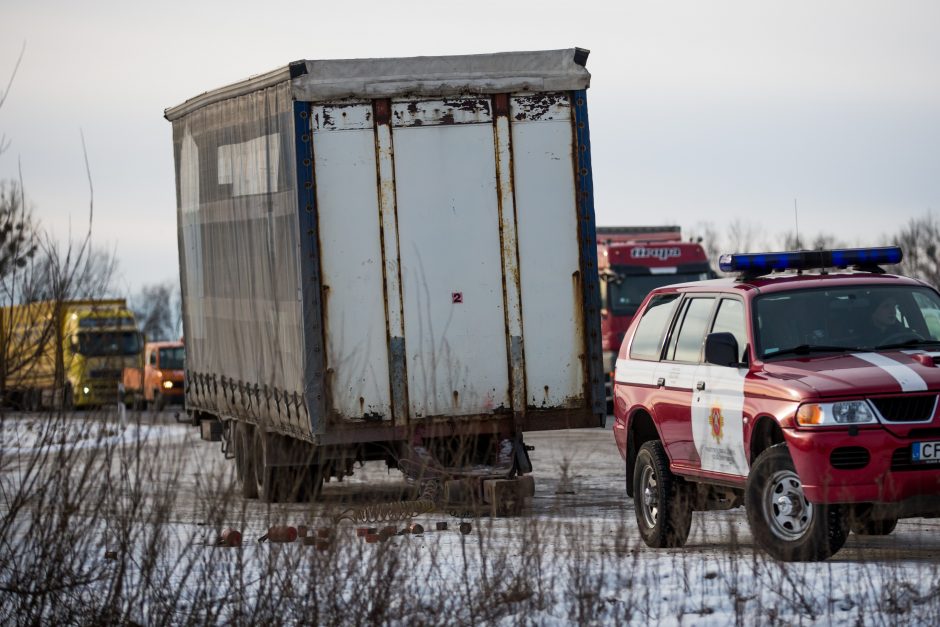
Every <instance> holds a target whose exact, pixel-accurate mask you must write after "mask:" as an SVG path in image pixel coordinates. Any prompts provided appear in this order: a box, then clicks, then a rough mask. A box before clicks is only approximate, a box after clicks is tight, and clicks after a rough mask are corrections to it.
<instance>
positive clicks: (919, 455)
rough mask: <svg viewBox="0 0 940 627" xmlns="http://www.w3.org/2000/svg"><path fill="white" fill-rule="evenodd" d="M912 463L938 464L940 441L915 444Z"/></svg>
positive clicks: (912, 450)
mask: <svg viewBox="0 0 940 627" xmlns="http://www.w3.org/2000/svg"><path fill="white" fill-rule="evenodd" d="M911 461H912V462H937V461H940V441H936V442H914V444H912V445H911Z"/></svg>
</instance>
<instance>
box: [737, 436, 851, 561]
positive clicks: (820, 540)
mask: <svg viewBox="0 0 940 627" xmlns="http://www.w3.org/2000/svg"><path fill="white" fill-rule="evenodd" d="M744 505H745V509H746V510H747V520H748V523H749V524H750V527H751V533H752V534H753V535H754V541H755V542H756V543H757V546H759V547H760V548H761V549H762V550H764V551H765V552H767V553H768V554H770V555H771V556H772V557H774V558H776V559H778V560H781V561H784V562H813V561H819V560H824V559H826V558H827V557H829V556H831V555H833V554H835V553H836V551H838V550H839V549H841V548H842V545H843V544H845V540H846V537H847V536H848V531H849V530H848V523H847V520H846V515H845V511H844V509H843V507H841V506H839V505H818V504H814V503H810V502H809V501H808V500H807V499H806V496H805V495H804V494H803V484H802V483H801V482H800V477H799V475H797V474H796V468H795V467H794V465H793V460H792V459H791V458H790V453H789V451H788V450H787V446H786V444H777V445H775V446H771V447H770V448H768V449H767V450H765V451H764V452H763V453H761V454H760V455H759V456H758V457H757V460H756V461H755V462H754V465H753V466H752V467H751V472H750V474H749V475H748V478H747V487H746V489H745V493H744Z"/></svg>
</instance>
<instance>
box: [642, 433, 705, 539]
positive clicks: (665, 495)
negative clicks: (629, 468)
mask: <svg viewBox="0 0 940 627" xmlns="http://www.w3.org/2000/svg"><path fill="white" fill-rule="evenodd" d="M633 504H634V508H635V509H636V522H637V526H638V527H639V529H640V535H641V536H642V537H643V541H644V542H646V545H647V546H651V547H653V548H660V549H661V548H666V547H680V546H683V545H684V544H685V541H686V540H687V539H688V538H689V529H690V528H691V527H692V502H691V500H690V499H689V495H688V489H686V487H685V485H683V484H682V480H681V479H678V478H677V477H676V476H675V475H673V474H672V471H671V470H669V458H668V457H666V451H664V450H663V446H662V444H660V443H659V442H658V441H655V440H654V441H652V442H647V443H645V444H644V445H643V446H641V447H640V451H639V453H637V456H636V466H635V467H634V470H633Z"/></svg>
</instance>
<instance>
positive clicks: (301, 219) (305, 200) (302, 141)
mask: <svg viewBox="0 0 940 627" xmlns="http://www.w3.org/2000/svg"><path fill="white" fill-rule="evenodd" d="M311 109H312V107H311V105H310V103H309V102H294V149H295V153H296V159H297V161H296V164H295V165H296V168H297V219H298V223H299V226H300V277H301V280H302V281H303V283H302V285H301V288H300V292H301V295H302V298H303V300H302V301H301V311H302V314H303V325H304V395H305V397H306V398H305V400H306V403H307V412H308V414H309V416H310V430H311V432H312V433H314V434H318V433H323V430H324V427H325V426H326V408H327V403H326V400H327V399H326V390H324V388H323V381H324V371H325V368H326V363H325V351H324V350H323V346H324V343H323V312H322V310H321V305H322V299H321V298H320V245H319V242H320V236H319V230H318V223H319V220H318V218H317V202H316V200H317V199H316V185H315V179H314V172H313V132H312V128H311V124H310V120H311Z"/></svg>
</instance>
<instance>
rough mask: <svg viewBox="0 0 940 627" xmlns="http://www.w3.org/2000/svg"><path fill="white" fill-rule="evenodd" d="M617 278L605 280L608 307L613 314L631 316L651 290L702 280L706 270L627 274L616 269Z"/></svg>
mask: <svg viewBox="0 0 940 627" xmlns="http://www.w3.org/2000/svg"><path fill="white" fill-rule="evenodd" d="M614 271H615V272H617V279H615V280H612V281H608V282H607V294H608V300H609V303H608V307H609V308H610V311H611V313H613V315H615V316H632V315H633V314H635V313H636V310H637V307H639V306H640V303H642V302H643V299H644V298H646V295H647V294H649V293H650V292H651V291H652V290H654V289H656V288H657V287H662V286H663V285H672V284H674V283H688V282H689V281H702V280H704V279H707V278H709V274H708V272H679V273H677V274H628V273H625V272H620V271H618V269H617V268H614Z"/></svg>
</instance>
